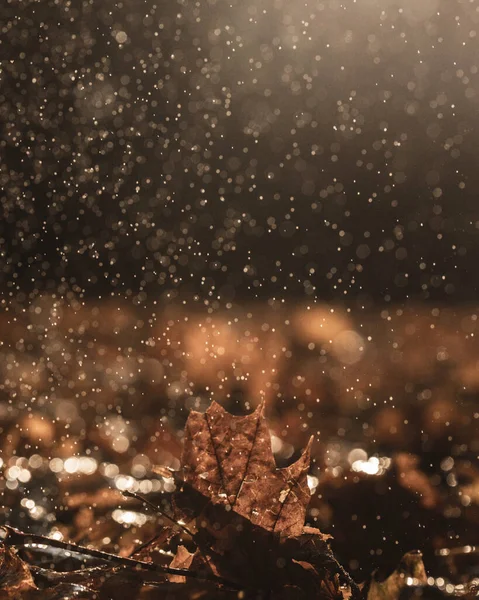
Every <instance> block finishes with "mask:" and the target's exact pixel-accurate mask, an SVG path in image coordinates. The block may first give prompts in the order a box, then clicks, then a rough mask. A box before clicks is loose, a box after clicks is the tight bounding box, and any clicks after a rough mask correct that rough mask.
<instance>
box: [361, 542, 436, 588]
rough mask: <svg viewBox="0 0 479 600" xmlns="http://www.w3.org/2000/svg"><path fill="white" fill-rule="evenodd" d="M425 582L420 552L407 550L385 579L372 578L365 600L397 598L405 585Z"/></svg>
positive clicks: (418, 584) (423, 583) (425, 577)
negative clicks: (395, 567)
mask: <svg viewBox="0 0 479 600" xmlns="http://www.w3.org/2000/svg"><path fill="white" fill-rule="evenodd" d="M426 584H427V575H426V569H425V568H424V563H423V562H422V554H421V553H420V552H418V551H413V552H408V553H407V554H405V555H404V556H403V557H402V559H401V562H400V563H399V565H398V567H397V569H396V570H395V571H394V572H393V573H391V575H389V577H388V578H387V579H385V580H384V581H377V580H376V579H374V578H373V580H372V581H371V584H370V586H369V591H368V596H367V600H398V599H399V597H400V594H401V591H402V590H403V589H404V588H405V587H407V586H410V585H414V586H420V585H426Z"/></svg>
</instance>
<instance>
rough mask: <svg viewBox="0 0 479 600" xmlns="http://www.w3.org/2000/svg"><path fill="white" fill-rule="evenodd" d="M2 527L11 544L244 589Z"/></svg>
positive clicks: (211, 577) (207, 576)
mask: <svg viewBox="0 0 479 600" xmlns="http://www.w3.org/2000/svg"><path fill="white" fill-rule="evenodd" d="M0 529H3V530H4V531H5V532H6V535H5V536H4V537H3V539H2V542H3V543H4V544H8V545H11V546H31V545H43V546H49V547H51V548H60V549H62V550H65V551H67V552H75V553H77V554H82V555H84V556H90V557H92V558H97V559H99V560H103V561H105V562H109V563H114V564H117V565H121V566H124V567H131V568H133V569H144V570H146V571H154V572H156V573H167V574H169V575H180V576H182V577H193V578H195V579H205V580H208V581H213V582H215V583H221V584H222V585H224V586H226V587H229V588H231V589H234V590H239V589H242V588H241V587H240V586H238V585H237V584H236V583H233V582H232V581H229V580H227V579H224V578H223V577H217V576H216V575H212V574H210V573H199V572H197V571H190V570H188V569H176V568H173V567H165V566H162V565H156V564H154V563H149V562H144V561H142V560H136V559H133V558H126V557H122V556H117V555H116V554H110V553H109V552H103V551H102V550H94V549H92V548H85V546H79V545H78V544H72V543H71V542H62V541H61V540H55V539H52V538H48V537H46V536H44V535H38V534H34V533H24V532H23V531H19V530H18V529H15V528H14V527H10V526H9V525H1V526H0Z"/></svg>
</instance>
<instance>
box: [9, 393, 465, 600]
mask: <svg viewBox="0 0 479 600" xmlns="http://www.w3.org/2000/svg"><path fill="white" fill-rule="evenodd" d="M310 446H311V442H310V444H308V446H307V447H306V449H305V450H304V451H303V453H302V455H301V456H300V457H299V459H298V460H296V462H294V463H293V464H292V465H290V466H288V467H285V468H282V469H278V468H277V467H276V464H275V460H274V456H273V452H272V448H271V437H270V433H269V430H268V427H267V425H266V421H265V418H264V406H263V405H262V404H261V405H259V406H258V407H257V409H256V410H255V411H254V412H253V413H251V414H249V415H247V416H241V417H239V416H233V415H231V414H230V413H228V412H227V411H226V410H225V409H224V408H222V407H221V406H220V405H219V404H217V403H215V402H213V403H212V404H211V405H210V407H209V408H208V410H207V411H206V412H204V413H199V412H195V411H192V412H191V413H190V415H189V417H188V420H187V423H186V427H185V436H184V446H183V453H182V460H181V469H180V470H179V471H172V470H170V469H169V468H166V467H162V466H159V467H158V468H157V469H156V472H157V475H158V476H160V477H162V478H164V479H167V480H172V489H173V490H174V491H173V492H172V493H171V494H168V495H167V494H165V495H164V498H163V500H162V501H161V502H160V503H158V505H156V504H154V503H152V501H151V500H150V499H148V498H145V497H143V496H141V495H139V494H135V493H127V494H126V495H127V496H128V501H130V502H131V503H137V504H140V505H143V506H142V508H147V509H148V510H149V511H153V512H154V513H156V514H160V515H161V516H162V517H163V522H164V523H165V522H168V523H169V524H168V526H165V525H164V526H163V527H161V528H159V529H158V530H157V531H155V535H154V536H153V537H152V538H151V539H150V540H148V541H146V542H144V543H142V544H141V546H139V547H134V548H133V549H132V551H131V553H130V554H129V556H125V555H124V554H123V555H121V556H120V555H115V554H110V553H107V552H103V551H100V550H96V549H93V548H91V547H84V546H81V545H78V544H76V543H75V544H74V543H67V542H64V541H61V540H58V539H55V538H54V537H53V536H52V537H50V538H49V537H43V536H42V535H37V534H34V533H23V532H21V531H19V530H17V529H14V528H13V527H10V526H7V525H4V526H3V527H2V528H1V531H2V543H1V545H0V600H37V599H38V600H40V599H42V600H43V599H44V600H68V599H70V598H72V599H73V598H79V599H84V600H103V599H105V600H106V599H108V600H121V599H123V598H125V599H126V598H128V599H129V600H130V599H131V600H136V599H138V600H140V599H151V600H156V599H158V600H159V599H163V598H168V599H172V600H173V599H178V600H182V599H186V598H188V599H198V600H199V599H201V598H205V599H206V598H212V599H223V598H225V599H229V598H231V599H233V598H238V599H248V598H250V599H255V600H260V599H264V600H266V599H267V600H289V599H291V600H294V599H298V600H301V599H303V598H304V599H305V600H306V599H310V598H314V599H317V600H345V599H349V598H350V599H352V600H400V599H402V598H404V597H410V596H404V592H405V591H408V590H409V588H411V589H412V588H414V589H415V590H419V591H420V593H421V594H422V592H423V591H424V590H426V591H427V590H428V589H429V587H428V585H427V581H428V580H427V577H426V573H425V569H424V565H423V563H422V558H421V555H420V554H419V553H417V552H416V553H414V552H413V553H408V554H407V555H406V556H405V557H404V558H403V560H402V561H401V564H400V565H399V567H398V569H397V570H396V571H395V572H394V573H392V574H391V575H389V576H388V577H386V578H383V579H382V580H381V579H378V578H377V577H372V578H371V580H370V581H369V582H367V583H366V584H365V585H364V586H358V585H357V584H356V583H355V582H354V581H353V580H352V578H351V577H350V576H349V575H348V573H347V572H346V571H345V570H344V568H343V567H342V566H341V565H340V563H339V562H338V561H337V560H336V558H335V556H334V555H333V553H332V551H331V548H330V546H329V541H330V536H329V535H325V534H323V533H322V532H321V531H320V530H319V529H317V528H313V527H309V526H307V525H306V524H305V520H306V514H307V513H306V511H307V507H308V504H309V500H310V491H309V487H308V480H307V477H308V471H309V468H310ZM173 482H174V483H173ZM85 508H86V507H85ZM471 594H474V592H471V593H470V594H469V595H468V596H467V597H468V598H472V597H473V595H471ZM414 597H416V596H414ZM417 597H419V596H417ZM420 597H423V596H420Z"/></svg>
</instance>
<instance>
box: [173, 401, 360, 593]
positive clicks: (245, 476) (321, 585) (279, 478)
mask: <svg viewBox="0 0 479 600" xmlns="http://www.w3.org/2000/svg"><path fill="white" fill-rule="evenodd" d="M311 442H312V440H310V442H309V444H308V446H307V447H306V449H305V450H304V452H303V453H302V455H301V457H300V458H299V459H298V460H297V461H296V462H295V463H294V464H292V465H291V466H289V467H286V468H284V469H278V468H277V467H276V463H275V460H274V456H273V452H272V449H271V437H270V434H269V430H268V428H267V425H266V421H265V418H264V404H261V405H260V406H259V407H258V408H257V409H256V410H255V411H254V412H253V413H252V414H250V415H247V416H245V417H237V416H234V415H231V414H230V413H228V412H227V411H226V410H225V409H223V408H222V407H221V406H220V405H219V404H217V403H216V402H213V403H212V404H211V405H210V407H209V408H208V409H207V411H206V412H205V413H198V412H195V411H193V412H191V413H190V415H189V417H188V420H187V423H186V427H185V440H184V450H183V455H182V469H183V477H184V480H183V482H179V484H180V486H179V492H178V493H177V494H176V495H175V499H174V504H175V507H176V508H177V509H179V510H180V513H181V514H183V515H184V516H186V517H187V520H189V521H190V522H191V523H193V525H192V526H193V527H195V530H194V532H193V541H194V542H195V543H196V544H197V547H198V551H199V552H201V554H202V555H203V557H204V558H205V559H206V562H207V564H208V566H209V567H210V568H211V569H212V570H213V572H214V573H215V574H217V575H221V576H222V577H224V578H228V579H229V580H230V581H231V580H233V581H238V582H241V583H242V584H243V585H245V586H246V587H249V588H250V589H254V588H256V589H262V590H275V597H280V596H278V593H281V594H283V592H284V590H285V589H286V588H288V589H289V590H290V592H291V594H293V595H294V597H296V598H303V597H305V598H310V597H316V598H323V599H328V600H329V599H333V598H334V599H336V598H343V595H342V592H341V591H340V581H343V582H344V581H346V582H347V583H348V584H349V585H350V586H351V587H352V588H355V593H356V595H358V594H359V590H358V589H357V586H355V584H354V582H353V581H352V580H351V578H350V577H349V576H348V575H347V573H346V572H345V571H344V569H342V567H341V566H340V565H339V563H338V562H337V561H336V559H335V558H334V556H333V554H332V552H331V550H330V548H329V545H328V538H329V537H330V536H325V535H324V534H322V533H321V531H319V529H315V528H311V527H305V526H304V522H305V517H306V509H307V505H308V503H309V500H310V492H309V488H308V485H307V474H308V470H309V466H310V447H311Z"/></svg>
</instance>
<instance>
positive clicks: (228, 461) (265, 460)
mask: <svg viewBox="0 0 479 600" xmlns="http://www.w3.org/2000/svg"><path fill="white" fill-rule="evenodd" d="M310 447H311V440H310V443H309V444H308V446H307V448H306V449H305V451H304V452H303V454H302V455H301V457H300V458H299V459H298V460H297V461H296V462H295V463H294V464H292V465H291V466H289V467H286V468H285V469H277V468H276V464H275V461H274V456H273V452H272V450H271V437H270V433H269V430H268V428H267V426H266V422H265V419H264V404H261V405H259V406H258V408H257V409H256V410H255V411H254V412H253V413H252V414H250V415H247V416H245V417H237V416H234V415H231V414H229V413H228V412H227V411H226V410H224V408H222V407H221V406H220V405H219V404H217V403H216V402H213V403H212V404H211V405H210V407H209V408H208V410H207V411H206V412H205V413H199V412H195V411H192V412H191V413H190V415H189V417H188V421H187V423H186V428H185V446H184V450H183V456H182V465H183V471H184V477H185V481H186V482H187V483H189V484H191V485H192V486H193V487H194V488H195V489H196V490H198V491H199V492H200V493H201V494H203V495H204V496H206V497H207V498H210V500H211V501H212V502H214V503H218V502H219V503H222V504H225V505H229V506H230V508H231V509H232V510H234V511H235V512H237V513H238V514H240V515H242V516H244V517H246V518H247V519H249V520H250V521H251V522H252V523H254V524H255V525H258V526H260V527H263V528H264V529H266V530H268V531H274V532H277V533H280V534H281V535H285V536H295V535H300V534H301V533H302V530H303V525H304V520H305V517H306V507H307V505H308V503H309V499H310V491H309V488H308V485H307V474H308V470H309V463H310Z"/></svg>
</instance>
